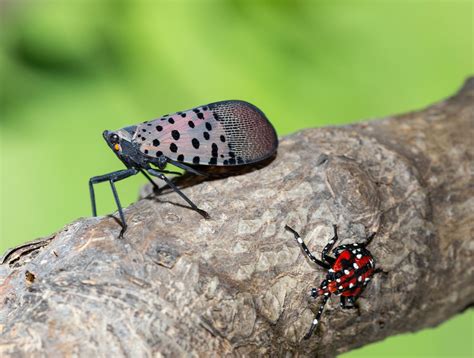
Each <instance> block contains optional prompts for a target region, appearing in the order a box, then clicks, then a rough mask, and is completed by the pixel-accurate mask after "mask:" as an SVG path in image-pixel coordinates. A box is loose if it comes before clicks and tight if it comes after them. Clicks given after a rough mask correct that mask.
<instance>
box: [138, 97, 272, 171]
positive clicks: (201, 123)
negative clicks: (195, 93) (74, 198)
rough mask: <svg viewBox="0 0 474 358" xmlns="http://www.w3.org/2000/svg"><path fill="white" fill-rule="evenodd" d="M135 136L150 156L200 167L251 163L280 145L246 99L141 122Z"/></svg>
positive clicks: (259, 114) (262, 157) (218, 103)
mask: <svg viewBox="0 0 474 358" xmlns="http://www.w3.org/2000/svg"><path fill="white" fill-rule="evenodd" d="M133 140H134V141H135V142H137V143H139V145H140V151H141V152H143V153H144V154H145V155H148V156H150V157H159V156H161V155H165V156H166V157H168V158H170V159H173V160H176V161H179V162H183V163H190V164H199V165H241V164H249V163H255V162H258V161H261V160H263V159H266V158H268V157H270V156H272V155H273V154H274V153H275V151H276V149H277V146H278V138H277V136H276V132H275V129H274V128H273V126H272V125H271V123H270V122H269V121H268V119H267V118H266V117H265V115H264V114H263V113H262V111H260V110H259V109H258V108H257V107H255V106H254V105H252V104H250V103H247V102H244V101H223V102H216V103H211V104H208V105H204V106H200V107H196V108H193V109H191V110H187V111H184V112H177V113H174V114H171V115H165V116H163V117H161V118H159V119H155V120H153V121H150V122H145V123H142V124H140V125H139V126H138V127H137V131H136V132H135V135H134V138H133Z"/></svg>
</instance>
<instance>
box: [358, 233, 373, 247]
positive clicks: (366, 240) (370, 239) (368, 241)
mask: <svg viewBox="0 0 474 358" xmlns="http://www.w3.org/2000/svg"><path fill="white" fill-rule="evenodd" d="M375 234H377V233H376V232H373V233H372V234H371V235H370V236H369V237H368V238H367V239H365V242H364V243H363V244H360V246H362V247H366V246H368V245H369V244H370V243H371V242H372V239H373V238H374V237H375Z"/></svg>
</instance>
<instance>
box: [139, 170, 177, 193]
mask: <svg viewBox="0 0 474 358" xmlns="http://www.w3.org/2000/svg"><path fill="white" fill-rule="evenodd" d="M161 172H162V173H163V174H174V175H183V173H180V172H173V171H171V170H162V171H161ZM140 173H142V174H143V175H144V176H145V178H147V179H148V181H149V182H150V184H151V185H153V189H154V190H155V191H156V192H159V191H160V187H159V186H158V184H156V183H155V182H154V181H153V179H152V178H150V176H149V175H148V174H147V172H146V171H144V170H143V169H140Z"/></svg>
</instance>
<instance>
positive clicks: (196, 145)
mask: <svg viewBox="0 0 474 358" xmlns="http://www.w3.org/2000/svg"><path fill="white" fill-rule="evenodd" d="M191 143H192V145H193V147H194V148H195V149H199V144H200V143H199V140H198V139H197V138H193V139H192V141H191Z"/></svg>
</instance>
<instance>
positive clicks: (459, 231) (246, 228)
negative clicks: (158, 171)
mask: <svg viewBox="0 0 474 358" xmlns="http://www.w3.org/2000/svg"><path fill="white" fill-rule="evenodd" d="M473 125H474V79H470V80H469V81H468V82H466V84H465V86H464V87H463V89H462V90H461V91H460V92H459V93H458V94H457V95H456V96H454V97H453V98H451V99H448V100H446V101H443V102H441V103H438V104H436V105H433V106H431V107H430V108H428V109H426V110H423V111H419V112H414V113H409V114H406V115H401V116H397V117H390V118H386V119H383V120H378V121H370V122H364V123H359V124H355V125H352V126H347V127H328V128H317V129H308V130H304V131H301V132H298V133H295V134H293V135H290V136H287V137H285V138H283V139H282V140H281V144H280V147H279V150H278V155H277V157H276V159H275V160H274V161H272V162H271V163H269V164H268V165H267V166H265V167H264V168H261V169H260V170H254V171H250V172H248V173H246V174H244V175H237V176H230V177H228V178H224V179H215V180H206V181H204V182H201V183H199V184H198V185H196V184H195V180H196V179H195V178H189V177H188V178H184V179H183V180H182V181H181V185H183V186H186V185H188V186H187V187H186V188H185V189H184V192H185V194H186V195H188V196H189V197H190V198H192V200H193V201H194V202H195V203H197V204H198V205H199V206H200V207H201V208H202V209H205V210H206V211H208V212H209V213H210V214H211V217H212V218H211V219H210V220H205V219H203V218H202V217H201V216H200V215H199V214H198V213H196V212H194V211H192V210H190V209H189V208H188V207H186V206H185V205H184V204H183V203H182V202H181V200H180V198H179V197H178V196H177V195H176V194H174V193H163V194H161V195H159V196H156V195H153V194H150V188H149V187H147V188H146V189H145V190H144V191H143V192H144V193H145V194H144V195H145V197H144V198H143V199H141V200H139V201H138V202H137V203H135V204H133V205H131V206H130V207H129V208H127V209H126V211H125V212H126V215H127V218H128V222H129V229H128V231H127V232H126V234H125V237H124V238H123V239H118V235H119V232H120V226H119V225H118V224H117V221H116V219H115V218H113V217H101V218H85V219H79V220H77V221H76V222H73V223H71V224H69V225H67V226H66V227H65V228H63V229H62V230H61V231H59V232H57V233H56V234H54V235H53V236H51V237H49V238H46V239H43V240H39V241H36V242H34V243H30V244H26V245H22V246H21V247H19V248H16V249H13V250H10V251H9V252H7V253H6V255H5V256H4V258H3V264H2V265H0V283H1V286H0V302H2V306H1V308H0V332H1V336H0V356H2V357H5V356H13V355H15V356H16V355H18V356H26V355H31V354H39V353H40V352H44V353H45V354H46V355H48V356H49V355H65V354H68V353H69V354H71V353H78V354H79V355H82V356H97V355H112V356H117V355H131V356H144V355H152V354H153V355H163V356H173V357H174V356H224V355H225V354H230V355H252V356H255V355H272V356H275V355H278V356H282V355H284V354H285V353H288V352H291V353H293V354H296V353H299V354H301V355H305V356H306V355H314V354H318V355H321V356H334V355H336V354H338V353H341V352H344V351H347V350H349V349H351V348H354V347H359V346H362V345H364V344H367V343H369V342H374V341H377V340H380V339H383V338H385V337H387V336H390V335H393V334H396V333H401V332H407V331H416V330H419V329H422V328H425V327H429V326H434V325H436V324H438V323H440V322H442V321H444V320H446V319H448V318H449V317H451V316H452V315H454V314H456V313H458V312H460V311H462V310H463V309H465V308H466V307H468V306H469V305H472V303H473V297H474V287H473V285H472V282H474V269H473V266H472V259H473V249H472V247H473V239H472V238H473V234H472V233H473V229H474V220H473V207H474V203H473V201H474V198H473V195H472V193H473V192H472V172H473V170H474V168H473V166H474V165H473V142H472V140H473V137H474V136H473V134H474V133H473ZM178 182H179V181H178ZM193 183H194V184H195V185H191V184H193ZM285 224H289V225H290V226H292V227H294V228H295V229H296V230H298V231H299V232H300V234H301V235H302V237H303V238H304V239H305V241H306V242H307V244H308V246H309V248H310V249H311V250H312V251H314V252H320V251H321V250H322V248H323V246H324V245H325V243H326V242H327V241H328V239H329V238H330V237H331V235H332V225H333V224H337V225H338V228H339V237H340V243H349V242H361V241H362V240H364V238H365V237H366V236H367V235H368V234H370V233H371V232H374V231H376V232H377V235H376V236H375V238H374V240H373V241H372V243H371V244H370V247H369V248H370V250H371V252H372V254H373V255H374V257H375V258H376V260H377V264H378V266H379V267H382V268H383V269H384V271H386V272H387V273H386V274H379V275H376V276H375V277H374V279H373V281H372V282H371V283H370V285H369V286H368V287H367V289H366V290H365V291H364V293H363V295H362V297H361V299H360V306H361V307H360V314H358V313H357V312H356V311H354V310H341V309H340V308H339V306H338V301H337V300H336V299H334V297H333V298H332V299H331V300H330V301H329V303H328V305H327V308H326V311H325V313H324V314H323V317H322V319H321V323H320V326H319V328H318V330H317V331H316V333H315V335H314V336H313V337H312V338H311V339H310V340H309V341H302V340H301V339H302V337H303V336H304V334H305V333H306V331H307V329H308V327H309V325H310V323H311V320H312V317H313V313H312V310H316V309H317V302H314V300H312V299H309V298H308V296H309V295H308V292H309V290H310V288H311V287H315V286H317V285H318V284H319V283H320V282H321V280H322V279H323V278H324V276H325V272H324V271H323V270H322V269H320V268H318V267H315V266H314V265H313V264H312V263H311V262H309V261H308V260H307V259H305V258H304V256H303V255H302V253H301V251H300V249H299V247H298V245H297V244H296V242H295V241H294V238H293V237H292V235H291V234H290V233H288V232H287V231H285V230H284V226H285Z"/></svg>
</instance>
